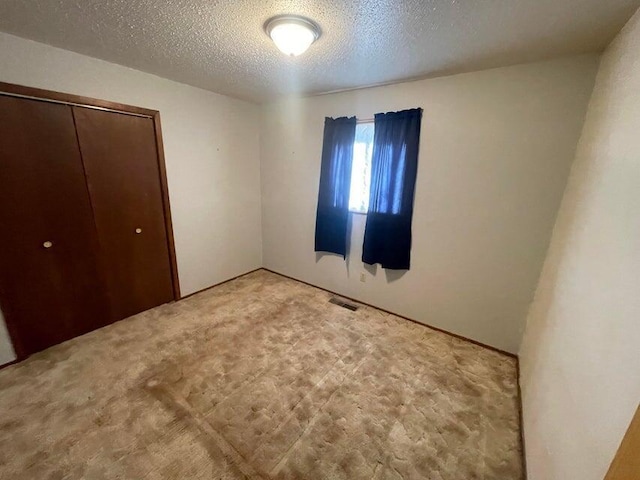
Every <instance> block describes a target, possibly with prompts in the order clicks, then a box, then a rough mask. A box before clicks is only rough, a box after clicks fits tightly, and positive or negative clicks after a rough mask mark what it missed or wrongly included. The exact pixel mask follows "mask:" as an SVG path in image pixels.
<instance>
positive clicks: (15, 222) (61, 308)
mask: <svg viewBox="0 0 640 480" xmlns="http://www.w3.org/2000/svg"><path fill="white" fill-rule="evenodd" d="M0 232H1V236H0V304H1V306H2V309H3V311H4V313H5V315H6V317H7V323H8V326H9V329H10V332H11V333H12V337H13V340H14V343H15V346H16V349H17V353H18V355H19V356H20V357H23V356H26V355H28V354H30V353H34V352H37V351H39V350H43V349H45V348H47V347H49V346H51V345H54V344H56V343H60V342H62V341H65V340H67V339H69V338H72V337H74V336H77V335H81V334H83V333H86V332H88V331H90V330H93V329H95V328H98V327H101V326H103V325H106V324H107V323H109V320H110V313H109V302H108V299H107V297H106V285H105V283H104V281H103V277H102V273H101V272H100V268H99V263H98V262H99V260H98V255H97V253H98V241H97V236H96V230H95V224H94V222H93V217H92V211H91V204H90V201H89V195H88V191H87V186H86V182H85V176H84V171H83V165H82V161H81V158H80V151H79V148H78V142H77V138H76V132H75V128H74V122H73V116H72V111H71V107H69V106H66V105H59V104H54V103H47V102H41V101H35V100H26V99H19V98H14V97H9V96H2V95H0Z"/></svg>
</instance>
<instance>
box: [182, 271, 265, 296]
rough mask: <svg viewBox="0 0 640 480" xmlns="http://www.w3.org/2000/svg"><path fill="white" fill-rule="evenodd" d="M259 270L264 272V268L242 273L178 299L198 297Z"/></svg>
mask: <svg viewBox="0 0 640 480" xmlns="http://www.w3.org/2000/svg"><path fill="white" fill-rule="evenodd" d="M258 270H263V268H262V267H259V268H254V269H253V270H249V271H248V272H245V273H241V274H240V275H236V276H235V277H232V278H229V279H228V280H224V281H222V282H219V283H216V284H214V285H211V286H210V287H204V288H202V289H200V290H197V291H195V292H192V293H190V294H189V295H184V296H182V297H180V298H179V299H178V301H180V300H184V299H185V298H189V297H193V296H194V295H197V294H199V293H202V292H206V291H207V290H211V289H212V288H215V287H219V286H220V285H224V284H225V283H229V282H233V281H234V280H236V279H238V278H241V277H244V276H245V275H249V274H251V273H254V272H257V271H258Z"/></svg>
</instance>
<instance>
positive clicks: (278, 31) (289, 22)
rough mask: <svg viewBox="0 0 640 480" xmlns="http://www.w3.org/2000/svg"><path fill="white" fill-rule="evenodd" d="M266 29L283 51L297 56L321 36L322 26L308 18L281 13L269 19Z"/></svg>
mask: <svg viewBox="0 0 640 480" xmlns="http://www.w3.org/2000/svg"><path fill="white" fill-rule="evenodd" d="M264 30H265V32H267V35H269V37H271V40H273V42H274V43H275V44H276V46H277V47H278V48H279V49H280V51H281V52H282V53H284V54H285V55H290V56H292V57H297V56H298V55H300V54H301V53H304V52H306V51H307V49H308V48H309V47H310V46H311V44H312V43H313V42H315V41H316V40H317V39H318V38H320V27H318V25H317V24H316V23H315V22H313V21H311V20H309V19H308V18H304V17H299V16H297V15H279V16H277V17H273V18H271V19H269V20H267V23H265V25H264Z"/></svg>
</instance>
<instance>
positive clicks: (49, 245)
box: [42, 240, 53, 248]
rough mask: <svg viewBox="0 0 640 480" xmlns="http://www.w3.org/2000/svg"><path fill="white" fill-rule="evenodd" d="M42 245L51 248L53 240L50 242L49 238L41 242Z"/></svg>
mask: <svg viewBox="0 0 640 480" xmlns="http://www.w3.org/2000/svg"><path fill="white" fill-rule="evenodd" d="M42 246H43V247H44V248H51V247H53V242H50V241H49V240H47V241H46V242H44V243H43V244H42Z"/></svg>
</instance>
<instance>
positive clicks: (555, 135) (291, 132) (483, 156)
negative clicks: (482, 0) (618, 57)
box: [261, 55, 598, 352]
mask: <svg viewBox="0 0 640 480" xmlns="http://www.w3.org/2000/svg"><path fill="white" fill-rule="evenodd" d="M597 62H598V57H597V56H596V55H586V56H581V57H573V58H566V59H560V60H555V61H550V62H543V63H536V64H529V65H520V66H515V67H509V68H500V69H495V70H487V71H482V72H475V73H469V74H463V75H457V76H451V77H443V78H437V79H431V80H422V81H416V82H409V83H403V84H397V85H391V86H386V87H377V88H370V89H365V90H357V91H353V92H345V93H339V94H331V95H325V96H318V97H311V98H305V99H299V100H290V101H284V102H280V103H276V104H272V105H267V106H265V107H264V109H263V119H262V131H261V171H262V214H263V218H262V221H263V262H264V265H265V266H266V267H267V268H270V269H273V270H275V271H278V272H281V273H284V274H287V275H290V276H293V277H295V278H298V279H301V280H304V281H307V282H310V283H313V284H315V285H318V286H321V287H324V288H327V289H330V290H333V291H337V292H339V293H342V294H343V295H347V296H351V297H355V298H357V299H360V300H362V301H365V302H368V303H371V304H374V305H376V306H379V307H382V308H385V309H388V310H391V311H394V312H397V313H400V314H403V315H406V316H408V317H411V318H413V319H416V320H418V321H421V322H424V323H427V324H431V325H434V326H437V327H441V328H444V329H447V330H450V331H452V332H455V333H458V334H461V335H464V336H467V337H470V338H473V339H475V340H478V341H481V342H485V343H487V344H490V345H493V346H495V347H498V348H501V349H504V350H508V351H510V352H515V351H517V348H518V346H519V344H520V339H521V335H522V330H523V327H524V320H525V317H526V312H527V308H528V305H529V303H530V301H531V299H532V297H533V292H534V290H535V286H536V284H537V280H538V277H539V273H540V269H541V267H542V263H543V259H544V256H545V253H546V250H547V246H548V242H549V238H550V235H551V230H552V228H553V224H554V221H555V217H556V212H557V209H558V206H559V203H560V200H561V198H562V192H563V190H564V187H565V184H566V179H567V175H568V173H569V169H570V165H571V162H572V160H573V158H574V155H575V147H576V143H577V141H578V137H579V134H580V131H581V128H582V124H583V120H584V115H585V111H586V106H587V102H588V99H589V96H590V94H591V90H592V87H593V80H594V77H595V72H596V69H597ZM412 107H422V108H424V118H423V123H422V136H421V144H420V158H419V168H418V170H419V171H418V179H417V186H416V199H415V210H414V220H413V249H412V268H411V270H410V271H409V272H407V273H406V274H405V275H402V276H400V275H398V274H397V273H394V272H385V271H384V270H381V269H380V268H378V269H377V271H376V273H375V275H374V274H371V273H369V271H368V270H366V269H365V267H364V266H363V264H362V262H361V261H360V257H361V249H362V238H363V226H364V218H365V217H364V216H361V215H354V216H353V228H352V236H351V255H350V258H349V261H348V262H347V263H345V262H343V260H342V258H340V257H336V256H325V257H323V258H320V259H319V260H318V259H317V257H316V254H315V253H314V251H313V244H314V240H313V239H314V228H315V227H314V226H315V209H316V202H317V195H318V179H319V172H320V156H321V148H322V132H323V122H324V117H325V116H332V117H337V116H342V115H357V116H358V117H361V118H368V117H372V116H373V114H374V113H376V112H384V111H391V110H400V109H404V108H412ZM361 272H367V273H366V277H367V281H366V283H361V282H360V280H359V276H360V273H361Z"/></svg>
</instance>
